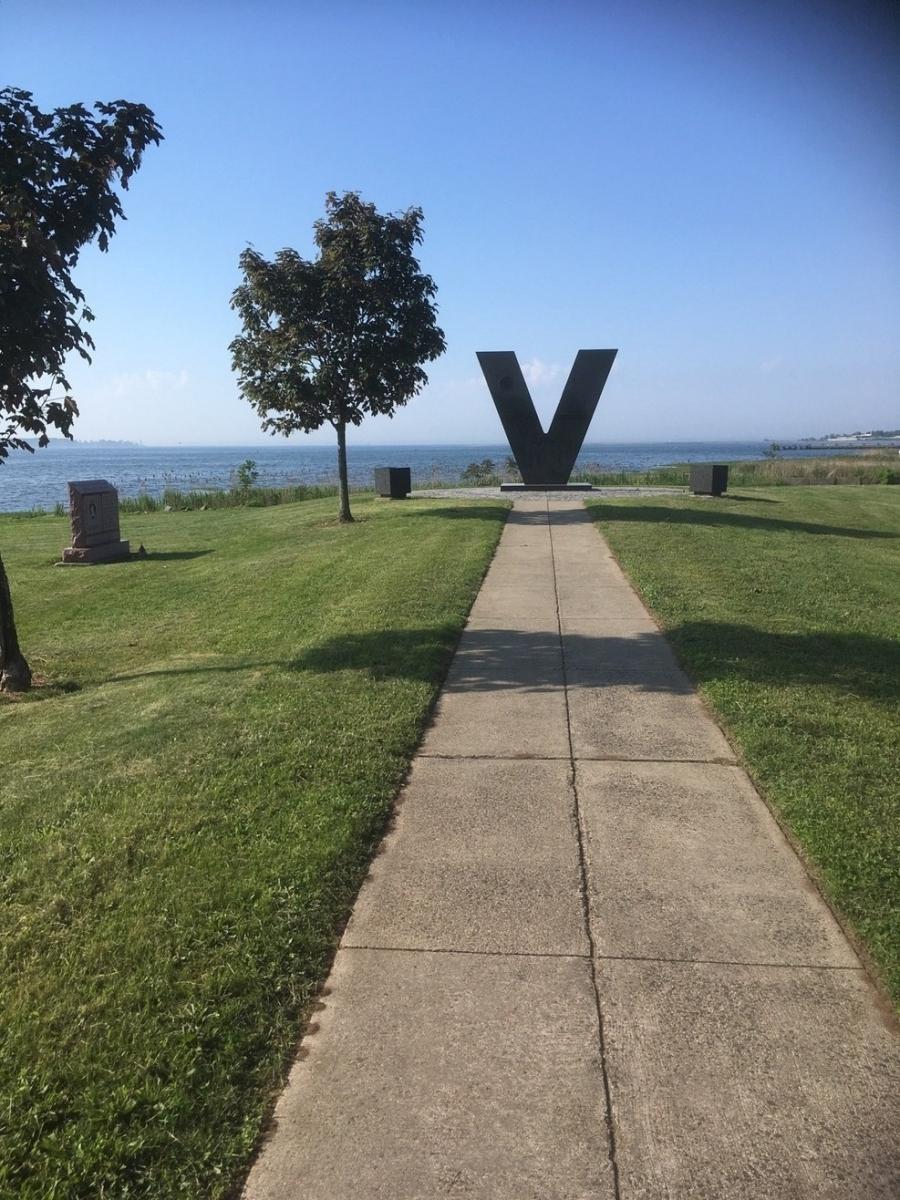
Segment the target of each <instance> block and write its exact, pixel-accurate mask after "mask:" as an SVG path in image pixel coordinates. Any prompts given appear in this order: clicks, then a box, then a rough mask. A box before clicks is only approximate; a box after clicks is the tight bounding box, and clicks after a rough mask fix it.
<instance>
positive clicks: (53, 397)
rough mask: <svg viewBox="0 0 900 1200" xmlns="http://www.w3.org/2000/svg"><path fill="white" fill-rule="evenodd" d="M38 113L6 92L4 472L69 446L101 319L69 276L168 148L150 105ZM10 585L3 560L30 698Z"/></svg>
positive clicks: (0, 285)
mask: <svg viewBox="0 0 900 1200" xmlns="http://www.w3.org/2000/svg"><path fill="white" fill-rule="evenodd" d="M94 109H95V112H94V113H92V112H90V111H89V110H88V109H87V108H85V106H84V105H83V104H72V105H70V106H69V107H68V108H57V109H54V110H53V111H52V112H48V113H45V112H41V110H40V109H39V108H38V107H37V106H36V105H35V104H34V103H33V102H32V98H31V93H30V92H23V91H21V90H20V89H18V88H3V89H2V90H0V467H2V465H3V462H4V460H5V459H6V457H7V456H8V454H9V452H10V450H25V451H28V452H33V451H34V447H33V446H32V445H31V443H30V442H29V441H28V440H27V437H28V435H29V434H30V435H31V436H32V437H36V438H37V442H38V445H39V446H46V445H47V442H48V441H49V435H48V430H54V431H57V432H59V433H61V434H62V435H63V436H64V437H69V438H70V437H71V436H72V422H73V421H74V419H75V417H76V416H77V415H78V408H77V406H76V404H75V401H74V399H73V398H72V395H71V388H70V387H69V382H68V380H67V379H66V375H65V360H66V356H67V355H69V354H73V353H74V354H78V355H79V356H80V357H81V358H83V359H86V360H87V361H88V362H90V351H91V350H92V349H93V346H94V343H93V341H92V339H91V336H90V334H89V333H88V332H87V330H86V329H85V328H84V326H85V324H86V323H87V322H89V321H93V319H94V315H93V313H92V312H91V310H90V309H89V308H88V306H87V305H86V304H85V302H84V295H83V294H82V292H81V290H80V289H79V288H78V287H77V286H76V284H75V282H74V280H73V278H72V270H73V268H74V267H75V264H76V263H77V262H78V255H79V254H80V252H81V250H82V248H83V247H84V246H86V245H87V244H88V243H89V242H92V241H94V240H95V239H96V241H97V244H98V246H99V247H100V249H101V250H106V249H107V247H108V245H109V239H110V238H111V237H112V235H113V234H114V233H115V228H116V221H117V220H120V219H121V220H124V219H125V214H124V213H123V212H122V204H121V201H120V198H119V194H118V192H117V191H116V190H115V184H117V183H118V184H119V185H120V186H121V187H122V188H127V187H128V181H129V180H130V179H131V177H132V175H133V174H134V173H135V171H137V169H138V167H139V166H140V165H141V156H142V154H143V152H144V150H145V149H146V148H147V146H148V145H150V143H151V142H153V143H158V142H160V141H161V139H162V133H161V132H160V128H159V126H158V125H157V123H156V120H155V119H154V116H153V113H152V112H151V111H150V109H149V108H147V107H146V106H145V105H143V104H129V103H127V102H126V101H125V100H115V101H113V102H112V103H111V104H102V103H100V102H98V103H96V104H95V105H94ZM30 686H31V670H30V668H29V666H28V663H27V662H26V660H25V657H24V656H23V654H22V651H21V649H20V647H19V640H18V635H17V633H16V624H15V619H14V616H13V607H12V598H11V596H10V590H9V581H8V579H7V577H6V572H5V569H4V567H3V561H2V559H0V691H26V690H27V689H28V688H29V687H30Z"/></svg>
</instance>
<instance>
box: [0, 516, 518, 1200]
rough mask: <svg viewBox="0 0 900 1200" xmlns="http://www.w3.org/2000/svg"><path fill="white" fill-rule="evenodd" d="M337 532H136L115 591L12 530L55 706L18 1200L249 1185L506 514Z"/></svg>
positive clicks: (19, 774)
mask: <svg viewBox="0 0 900 1200" xmlns="http://www.w3.org/2000/svg"><path fill="white" fill-rule="evenodd" d="M334 508H335V502H334V500H327V501H309V502H307V503H304V504H302V505H295V506H289V507H284V508H277V509H268V510H254V509H249V510H248V509H245V510H239V509H238V510H230V511H221V512H205V513H172V514H169V515H162V514H160V515H156V516H133V517H128V518H127V519H126V520H125V522H124V525H123V532H124V534H125V536H127V537H130V538H131V539H132V541H133V543H134V544H135V545H136V544H137V543H138V542H140V541H143V542H144V543H145V544H146V546H147V548H148V550H149V551H151V557H150V558H148V559H147V560H145V561H132V562H130V563H126V564H121V565H110V566H104V567H98V568H71V567H70V568H56V567H53V566H52V565H51V561H52V559H53V558H54V557H58V554H59V549H60V547H61V546H62V545H63V544H64V543H65V541H66V540H67V539H66V536H65V532H66V522H65V521H63V520H57V519H55V518H32V519H22V518H19V519H16V518H3V517H0V545H2V546H3V550H4V558H5V560H6V562H7V565H8V568H9V572H10V577H11V580H12V584H13V592H14V598H15V602H16V605H17V615H18V619H19V626H20V635H21V639H22V642H23V646H24V647H25V648H26V651H27V652H28V654H29V656H30V658H31V662H32V667H33V668H34V669H35V670H36V671H38V672H40V671H44V672H46V673H47V674H48V675H49V676H50V677H51V686H50V687H46V688H43V689H41V690H39V691H38V692H36V693H34V694H33V696H32V697H31V698H30V699H28V700H25V701H24V702H15V701H13V702H3V701H0V744H2V747H3V771H2V775H0V894H2V899H3V906H2V910H0V946H2V951H0V991H2V996H0V1005H2V1010H3V1013H4V1024H3V1030H2V1045H0V1096H2V1099H0V1195H3V1196H6V1195H12V1194H15V1195H17V1196H19V1197H22V1198H23V1200H24V1198H29V1197H34V1198H36V1197H41V1198H42V1200H46V1198H47V1197H75V1196H78V1197H97V1196H110V1197H115V1198H116V1200H120V1198H122V1197H130V1196H145V1195H146V1196H159V1197H162V1196H165V1197H169V1196H175V1195H179V1196H180V1195H184V1196H191V1197H200V1196H204V1197H205V1196H218V1195H221V1194H223V1193H224V1191H225V1189H226V1187H227V1184H228V1181H229V1179H231V1178H233V1177H234V1174H235V1172H236V1171H239V1170H240V1168H241V1165H242V1164H243V1163H244V1162H245V1161H246V1159H247V1156H248V1154H249V1152H250V1150H251V1148H252V1146H253V1143H254V1139H255V1137H256V1136H257V1132H258V1129H259V1122H260V1119H261V1114H262V1113H263V1112H264V1109H265V1105H266V1101H267V1098H268V1097H269V1096H270V1094H271V1092H272V1089H273V1087H274V1086H275V1085H276V1084H277V1081H278V1079H279V1077H280V1071H281V1070H282V1068H283V1066H284V1062H285V1055H286V1054H287V1053H288V1052H289V1050H290V1048H291V1046H292V1044H293V1042H294V1040H295V1038H296V1032H297V1022H298V1019H299V1018H300V1017H301V1015H302V1013H303V1012H304V1011H306V1010H307V1009H308V1005H309V1002H310V997H311V996H312V994H313V993H314V990H315V987H316V985H317V983H318V982H319V981H320V980H321V978H322V976H323V974H324V972H325V971H326V970H327V968H328V965H329V962H330V958H331V955H332V953H333V949H334V945H335V938H336V933H337V931H338V929H339V927H340V924H341V922H342V920H343V919H344V918H345V917H346V913H347V911H348V908H349V905H350V904H351V903H352V899H353V896H354V894H355V892H356V889H357V887H358V885H359V883H360V880H361V878H362V874H363V872H364V870H365V868H366V864H367V861H368V858H369V856H370V854H371V851H372V849H373V847H374V845H375V844H376V842H377V839H378V837H379V834H380V832H381V830H382V828H383V823H384V820H385V816H386V814H387V812H388V810H389V807H390V804H391V800H392V797H393V795H394V792H395V789H396V788H397V786H398V783H399V782H400V780H401V779H402V776H403V773H404V770H405V768H406V765H407V762H408V759H409V757H410V755H411V754H412V752H413V750H414V748H415V746H416V743H417V739H418V736H419V732H420V729H421V725H422V722H423V719H424V717H425V715H426V713H427V710H428V707H429V704H430V702H431V700H432V698H433V695H434V691H435V685H436V682H438V681H439V680H440V678H441V677H442V674H443V672H444V670H445V668H446V664H447V661H448V658H449V654H450V652H451V651H452V647H453V645H454V644H455V639H456V636H457V634H458V630H459V628H460V626H461V624H462V622H463V620H464V618H465V614H466V612H467V611H468V608H469V606H470V603H471V600H472V598H473V596H474V594H475V591H476V590H477V587H478V584H479V582H480V579H481V576H482V574H483V571H484V569H485V567H486V564H487V561H488V559H489V557H490V554H491V551H492V549H493V546H494V545H495V543H496V539H497V537H498V535H499V531H500V525H501V522H502V519H503V517H504V515H505V514H504V509H503V508H502V507H501V506H500V505H487V506H465V505H452V504H448V503H446V502H444V503H441V502H431V503H430V504H429V503H427V502H423V503H416V502H408V503H406V504H403V505H392V504H390V503H389V502H384V501H382V502H376V501H368V502H357V505H356V509H357V515H358V517H359V518H361V520H360V521H359V523H358V524H356V525H354V526H351V527H344V528H342V527H340V526H337V525H336V524H335V523H334V521H333V520H332V515H333V512H334ZM75 688H78V689H79V690H74V689H75ZM68 689H72V690H68ZM7 1097H8V1098H7Z"/></svg>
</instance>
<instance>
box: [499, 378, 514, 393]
mask: <svg viewBox="0 0 900 1200" xmlns="http://www.w3.org/2000/svg"><path fill="white" fill-rule="evenodd" d="M512 385H513V381H512V380H511V379H510V377H509V376H508V375H503V376H501V379H500V386H501V387H502V388H506V389H507V390H509V388H511V387H512Z"/></svg>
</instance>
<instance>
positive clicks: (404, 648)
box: [286, 621, 900, 701]
mask: <svg viewBox="0 0 900 1200" xmlns="http://www.w3.org/2000/svg"><path fill="white" fill-rule="evenodd" d="M436 642H439V643H443V646H446V645H447V634H446V632H444V633H443V634H442V632H441V631H439V630H434V629H430V630H429V629H405V630H386V631H384V632H380V633H379V632H373V633H365V634H352V633H348V634H343V635H341V636H339V637H335V638H331V639H329V640H328V641H325V642H322V643H320V644H319V645H317V646H312V647H310V648H309V649H308V650H306V651H304V652H303V653H302V654H300V655H299V656H298V657H297V658H295V659H294V660H292V661H291V662H290V663H288V664H286V665H287V666H288V667H289V669H291V670H296V671H320V672H328V671H343V670H359V671H365V672H366V673H367V674H368V675H369V676H370V677H371V678H373V679H379V680H380V679H392V678H404V679H416V680H421V681H427V682H431V681H432V680H433V675H432V674H431V673H430V672H429V671H428V670H427V669H426V667H425V664H426V662H430V663H431V664H433V663H434V657H433V654H434V649H435V644H436ZM673 650H674V652H675V653H674V654H673V653H672V651H673ZM675 655H677V656H678V659H680V660H681V662H683V663H684V664H685V666H686V668H688V669H689V670H690V672H691V676H692V678H693V679H694V680H696V681H697V682H698V683H707V682H711V681H713V680H717V679H728V678H735V677H737V678H741V679H748V680H753V681H756V682H760V683H772V684H803V685H807V686H815V687H823V688H829V689H833V690H834V691H836V692H838V693H845V694H850V693H852V694H854V695H857V696H866V697H869V698H871V699H875V700H879V701H894V700H896V699H898V698H900V642H897V641H892V640H890V639H888V638H881V637H873V636H870V635H868V634H858V633H774V632H769V631H765V630H761V629H757V628H755V627H753V626H750V625H731V624H726V623H722V622H715V621H697V622H688V623H687V624H685V625H682V626H679V627H677V628H675V629H673V630H671V631H670V632H669V634H668V637H663V635H662V634H661V633H657V632H655V631H648V632H643V633H639V634H634V635H632V636H623V635H614V634H609V635H587V634H566V635H565V672H566V681H567V683H568V686H569V687H570V688H580V687H590V688H596V687H606V686H612V685H622V684H627V685H630V686H633V687H638V688H640V689H641V690H643V691H648V692H651V691H652V692H668V693H679V694H683V693H688V692H690V691H691V690H692V687H693V685H692V684H691V682H690V681H689V680H688V678H687V676H686V675H685V674H684V673H683V672H682V671H681V670H680V668H679V666H678V661H677V660H676V657H675ZM562 678H563V676H562V656H561V654H560V643H559V636H558V634H557V633H555V632H549V631H548V632H529V631H522V630H510V629H467V630H466V631H465V632H464V634H463V637H462V639H461V641H460V643H459V646H458V648H457V652H456V656H455V658H454V659H453V662H452V665H451V667H450V672H449V674H448V676H447V681H446V685H445V686H446V687H447V688H448V689H449V690H451V691H454V692H465V691H472V692H484V691H501V690H504V689H513V688H515V689H519V690H525V691H533V692H543V691H552V690H555V689H557V688H559V687H560V686H561V685H562Z"/></svg>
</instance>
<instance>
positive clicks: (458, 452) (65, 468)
mask: <svg viewBox="0 0 900 1200" xmlns="http://www.w3.org/2000/svg"><path fill="white" fill-rule="evenodd" d="M765 448H766V443H764V442H658V443H648V442H645V443H633V444H625V443H619V444H612V443H603V444H601V443H593V444H592V443H586V444H585V445H584V447H583V448H582V451H581V454H580V455H579V457H578V462H577V464H576V470H578V469H579V468H582V469H583V468H586V467H588V466H594V465H597V466H599V467H600V468H601V469H603V470H606V471H621V470H646V469H648V468H650V467H659V466H666V465H667V464H669V463H674V462H716V461H735V460H738V459H759V458H762V457H763V451H764V450H765ZM509 453H510V450H509V447H508V446H505V445H490V446H488V445H485V446H351V447H350V448H349V450H348V454H349V471H350V483H351V486H355V487H371V486H372V482H373V479H372V472H373V471H374V469H375V467H382V466H395V467H398V466H403V467H405V466H408V467H411V468H412V475H413V487H419V488H421V487H429V486H432V485H437V484H439V483H451V482H455V481H456V480H458V479H459V477H460V475H461V473H462V472H463V471H464V470H465V468H466V466H467V465H468V464H469V463H471V462H479V461H481V460H482V459H485V458H491V459H494V460H495V461H499V462H501V463H502V462H504V461H505V459H506V458H507V456H508V455H509ZM809 453H810V454H822V453H825V452H824V451H821V450H816V451H810V452H809ZM794 454H797V455H798V456H799V455H800V454H802V452H801V451H796V452H795V451H791V455H792V456H794ZM247 458H252V459H253V460H254V461H255V462H256V465H257V469H258V470H259V483H260V484H261V485H271V486H276V485H283V484H294V483H334V482H336V479H337V467H336V461H335V459H336V452H335V450H334V449H333V448H332V447H330V446H303V445H292V444H290V443H288V444H279V443H274V444H273V445H271V446H100V445H90V444H85V445H80V444H79V443H77V442H76V443H65V442H51V444H50V445H49V446H48V447H47V448H46V449H45V450H37V451H35V453H34V454H28V453H25V452H23V451H16V452H14V453H12V454H11V455H10V457H9V458H8V459H7V460H6V462H5V463H3V464H2V465H0V512H16V511H21V510H27V509H32V508H52V507H53V506H54V505H55V504H57V503H61V504H68V491H67V486H66V485H67V484H68V481H69V480H70V479H108V480H109V482H110V483H112V484H113V485H114V486H115V487H117V488H118V489H119V494H120V495H123V496H137V495H140V494H142V493H146V494H148V495H151V496H160V495H162V493H163V491H164V490H165V489H166V488H177V489H178V490H180V491H189V490H191V489H194V488H196V489H208V488H216V489H219V488H228V487H230V486H231V484H232V482H233V478H234V471H235V468H236V467H237V466H238V465H239V464H240V463H242V462H243V461H244V460H245V459H247Z"/></svg>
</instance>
